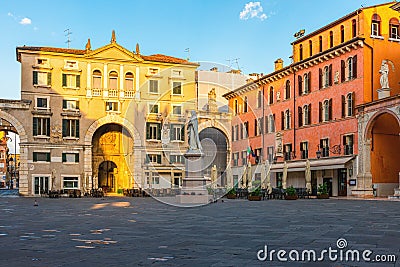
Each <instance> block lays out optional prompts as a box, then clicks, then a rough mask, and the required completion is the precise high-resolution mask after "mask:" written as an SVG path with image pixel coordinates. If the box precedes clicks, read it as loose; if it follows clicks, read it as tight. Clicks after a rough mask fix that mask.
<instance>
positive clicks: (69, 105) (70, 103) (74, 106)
mask: <svg viewBox="0 0 400 267" xmlns="http://www.w3.org/2000/svg"><path fill="white" fill-rule="evenodd" d="M63 109H68V110H79V101H78V100H66V99H64V100H63Z"/></svg>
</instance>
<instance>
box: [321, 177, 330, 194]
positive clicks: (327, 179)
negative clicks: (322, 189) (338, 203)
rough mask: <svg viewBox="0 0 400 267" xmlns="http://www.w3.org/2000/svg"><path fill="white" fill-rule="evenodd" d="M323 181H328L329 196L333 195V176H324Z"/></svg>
mask: <svg viewBox="0 0 400 267" xmlns="http://www.w3.org/2000/svg"><path fill="white" fill-rule="evenodd" d="M323 183H326V185H327V189H328V193H329V196H330V197H331V196H332V178H324V179H323Z"/></svg>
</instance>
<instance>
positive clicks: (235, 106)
mask: <svg viewBox="0 0 400 267" xmlns="http://www.w3.org/2000/svg"><path fill="white" fill-rule="evenodd" d="M238 111H239V106H238V101H237V99H235V100H234V101H233V114H234V115H237V114H238Z"/></svg>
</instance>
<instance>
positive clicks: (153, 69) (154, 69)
mask: <svg viewBox="0 0 400 267" xmlns="http://www.w3.org/2000/svg"><path fill="white" fill-rule="evenodd" d="M158 72H159V69H157V68H149V72H148V75H158Z"/></svg>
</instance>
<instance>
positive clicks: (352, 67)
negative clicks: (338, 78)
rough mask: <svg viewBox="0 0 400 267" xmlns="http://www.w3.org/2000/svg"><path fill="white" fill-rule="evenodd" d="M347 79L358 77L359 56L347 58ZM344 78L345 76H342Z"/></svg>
mask: <svg viewBox="0 0 400 267" xmlns="http://www.w3.org/2000/svg"><path fill="white" fill-rule="evenodd" d="M346 65H347V66H346V68H347V77H346V78H347V80H352V79H355V78H357V56H354V57H350V58H348V59H347V64H346ZM342 78H343V77H342Z"/></svg>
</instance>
